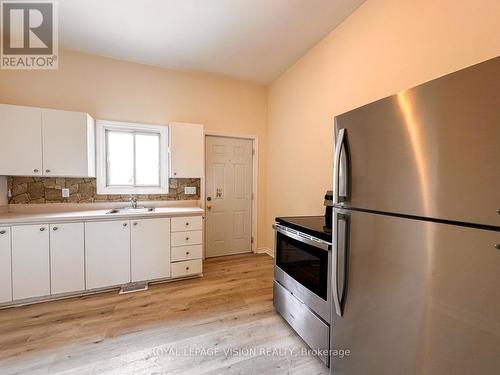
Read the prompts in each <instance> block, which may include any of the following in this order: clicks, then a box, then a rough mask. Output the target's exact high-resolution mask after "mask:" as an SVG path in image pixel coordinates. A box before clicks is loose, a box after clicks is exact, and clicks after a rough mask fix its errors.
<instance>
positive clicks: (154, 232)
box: [131, 218, 170, 281]
mask: <svg viewBox="0 0 500 375" xmlns="http://www.w3.org/2000/svg"><path fill="white" fill-rule="evenodd" d="M131 224H132V229H131V231H132V232H131V270H132V281H144V280H154V279H161V278H166V277H170V218H162V219H143V220H133V221H131Z"/></svg>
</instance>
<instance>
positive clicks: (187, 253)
mask: <svg viewBox="0 0 500 375" xmlns="http://www.w3.org/2000/svg"><path fill="white" fill-rule="evenodd" d="M0 233H1V232H0ZM2 234H3V233H2ZM186 255H189V251H186Z"/></svg>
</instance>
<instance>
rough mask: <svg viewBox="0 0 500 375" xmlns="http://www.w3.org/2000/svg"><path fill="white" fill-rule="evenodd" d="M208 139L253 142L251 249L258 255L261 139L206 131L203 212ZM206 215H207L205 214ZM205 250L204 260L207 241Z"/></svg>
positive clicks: (204, 192)
mask: <svg viewBox="0 0 500 375" xmlns="http://www.w3.org/2000/svg"><path fill="white" fill-rule="evenodd" d="M207 137H221V138H236V139H246V140H251V141H252V147H253V153H252V198H253V199H252V238H253V242H252V243H251V249H252V253H253V254H256V253H257V202H258V195H257V190H258V189H257V187H258V186H259V185H258V184H257V176H258V166H259V137H258V136H256V135H248V134H238V133H230V132H220V131H208V130H205V134H204V141H203V147H204V148H205V151H204V153H203V167H204V171H205V181H203V184H202V189H203V191H202V194H201V198H202V201H201V207H202V208H203V210H205V212H206V202H207V197H206V188H205V185H206V183H207V165H206V156H207V148H206V141H207ZM205 215H206V214H205ZM204 226H205V228H204V231H203V232H204V233H205V239H206V236H207V221H206V220H204ZM204 244H205V246H204V249H203V258H206V255H207V241H206V240H205V241H204Z"/></svg>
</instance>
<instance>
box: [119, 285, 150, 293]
mask: <svg viewBox="0 0 500 375" xmlns="http://www.w3.org/2000/svg"><path fill="white" fill-rule="evenodd" d="M145 290H148V283H131V284H127V285H124V286H122V288H121V289H120V294H127V293H135V292H143V291H145Z"/></svg>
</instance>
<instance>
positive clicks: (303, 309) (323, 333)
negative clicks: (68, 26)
mask: <svg viewBox="0 0 500 375" xmlns="http://www.w3.org/2000/svg"><path fill="white" fill-rule="evenodd" d="M273 303H274V307H275V308H276V310H277V311H278V312H279V314H280V315H281V316H282V317H283V318H284V319H285V320H286V321H287V322H288V324H290V326H292V328H293V329H294V330H295V331H296V332H297V333H298V334H299V336H300V337H302V339H303V340H304V341H305V342H306V343H307V344H308V345H309V346H310V347H311V348H312V349H320V350H328V349H329V347H330V343H329V340H330V327H329V326H328V325H327V324H326V323H324V322H323V321H322V320H321V319H320V318H319V317H318V316H316V315H315V314H314V313H313V312H312V311H311V310H309V308H308V307H307V306H306V305H305V304H303V303H302V302H301V301H299V300H298V299H297V298H295V297H294V296H293V295H292V294H291V293H290V292H289V291H288V290H286V289H285V288H283V287H282V286H281V285H280V284H279V283H277V282H276V281H275V282H274V288H273ZM319 358H320V359H321V360H322V361H323V362H325V364H327V365H328V361H329V358H328V357H326V356H320V357H319Z"/></svg>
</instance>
